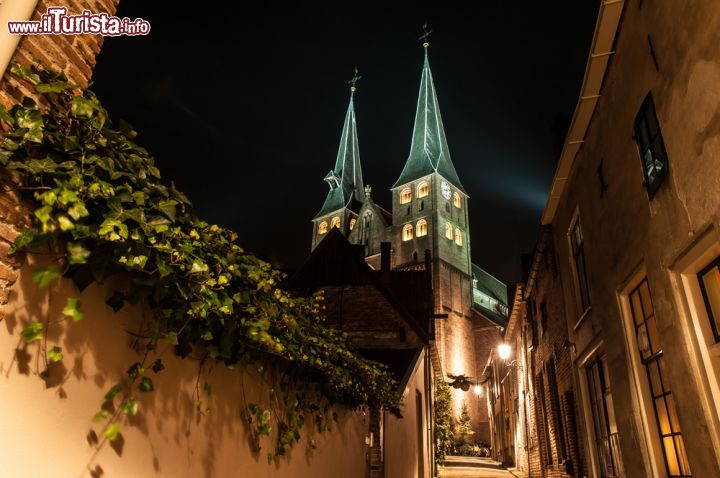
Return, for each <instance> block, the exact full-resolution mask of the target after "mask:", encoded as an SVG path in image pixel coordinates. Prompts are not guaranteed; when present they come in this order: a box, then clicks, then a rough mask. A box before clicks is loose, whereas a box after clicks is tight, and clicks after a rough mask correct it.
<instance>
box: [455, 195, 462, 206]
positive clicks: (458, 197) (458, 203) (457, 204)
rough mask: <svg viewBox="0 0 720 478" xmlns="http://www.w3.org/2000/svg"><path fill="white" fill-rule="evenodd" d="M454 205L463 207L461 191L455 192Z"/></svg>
mask: <svg viewBox="0 0 720 478" xmlns="http://www.w3.org/2000/svg"><path fill="white" fill-rule="evenodd" d="M453 205H454V206H455V207H462V202H461V201H460V193H455V194H453Z"/></svg>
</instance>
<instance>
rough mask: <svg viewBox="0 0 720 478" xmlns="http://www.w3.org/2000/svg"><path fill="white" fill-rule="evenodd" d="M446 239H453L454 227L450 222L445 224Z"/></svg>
mask: <svg viewBox="0 0 720 478" xmlns="http://www.w3.org/2000/svg"><path fill="white" fill-rule="evenodd" d="M445 237H446V238H448V239H450V240H451V241H452V239H453V226H452V224H450V223H449V222H446V223H445Z"/></svg>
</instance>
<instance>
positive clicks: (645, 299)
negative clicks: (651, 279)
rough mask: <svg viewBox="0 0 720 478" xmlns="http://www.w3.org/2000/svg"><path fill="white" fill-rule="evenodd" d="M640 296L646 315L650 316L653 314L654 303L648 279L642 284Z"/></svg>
mask: <svg viewBox="0 0 720 478" xmlns="http://www.w3.org/2000/svg"><path fill="white" fill-rule="evenodd" d="M640 298H641V299H642V305H643V310H644V312H645V317H650V316H651V315H652V314H653V305H652V299H651V298H650V289H649V288H648V283H647V281H643V283H642V284H641V285H640Z"/></svg>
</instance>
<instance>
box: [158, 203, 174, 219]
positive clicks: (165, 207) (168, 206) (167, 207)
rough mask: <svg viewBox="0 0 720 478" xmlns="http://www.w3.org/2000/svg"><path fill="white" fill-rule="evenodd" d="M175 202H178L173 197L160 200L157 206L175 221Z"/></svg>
mask: <svg viewBox="0 0 720 478" xmlns="http://www.w3.org/2000/svg"><path fill="white" fill-rule="evenodd" d="M177 204H178V202H177V201H175V200H174V199H168V200H166V201H160V202H159V203H158V205H157V208H158V209H159V210H160V211H162V213H163V214H165V215H166V216H167V217H168V218H169V219H170V220H171V221H175V217H176V215H177Z"/></svg>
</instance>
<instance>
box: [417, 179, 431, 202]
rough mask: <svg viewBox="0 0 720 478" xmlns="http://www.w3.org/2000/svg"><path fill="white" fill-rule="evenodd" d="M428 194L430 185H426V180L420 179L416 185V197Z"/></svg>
mask: <svg viewBox="0 0 720 478" xmlns="http://www.w3.org/2000/svg"><path fill="white" fill-rule="evenodd" d="M428 194H430V186H429V185H428V183H427V181H422V182H421V183H420V184H418V186H417V197H419V198H424V197H425V196H427V195H428Z"/></svg>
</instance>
